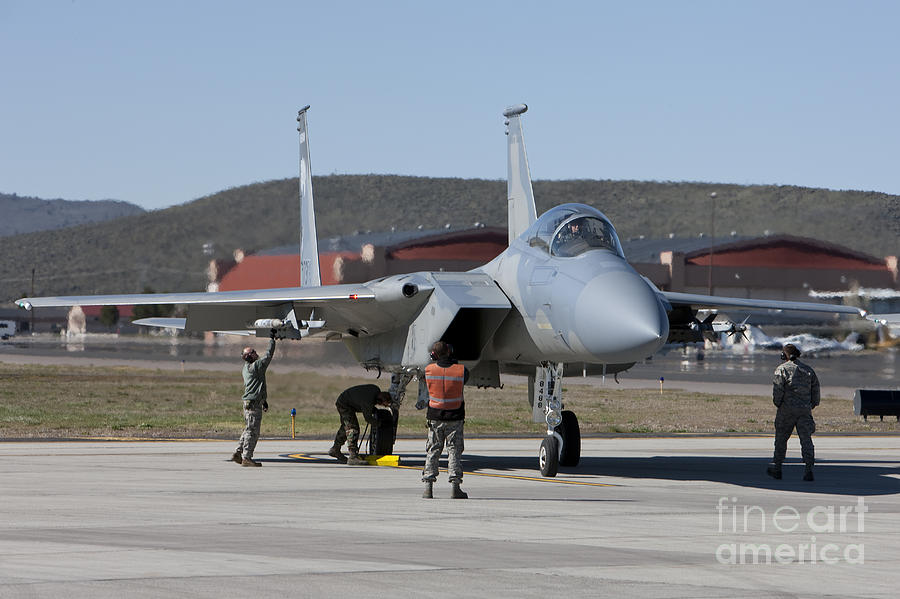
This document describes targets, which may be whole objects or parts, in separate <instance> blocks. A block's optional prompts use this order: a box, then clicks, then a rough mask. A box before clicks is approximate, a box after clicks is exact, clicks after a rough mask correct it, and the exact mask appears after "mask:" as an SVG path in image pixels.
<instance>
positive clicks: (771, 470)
mask: <svg viewBox="0 0 900 599" xmlns="http://www.w3.org/2000/svg"><path fill="white" fill-rule="evenodd" d="M766 474H768V475H769V476H771V477H772V478H774V479H775V480H781V464H775V465H774V466H769V467H768V468H766Z"/></svg>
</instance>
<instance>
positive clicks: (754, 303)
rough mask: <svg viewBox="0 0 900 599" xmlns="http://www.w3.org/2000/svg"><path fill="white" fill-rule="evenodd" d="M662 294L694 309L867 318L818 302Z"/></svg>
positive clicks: (857, 310)
mask: <svg viewBox="0 0 900 599" xmlns="http://www.w3.org/2000/svg"><path fill="white" fill-rule="evenodd" d="M659 293H660V294H662V296H663V297H664V298H665V299H666V301H668V302H669V303H670V304H672V306H673V307H674V306H689V307H691V308H694V309H700V308H706V309H715V308H744V309H756V310H793V311H800V312H823V313H827V314H852V315H854V316H860V317H865V316H866V311H865V310H862V309H861V308H855V307H853V306H838V305H835V304H822V303H816V302H789V301H780V300H762V299H750V298H741V297H719V296H715V295H699V294H694V293H680V292H675V291H660V292H659Z"/></svg>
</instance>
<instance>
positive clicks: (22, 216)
mask: <svg viewBox="0 0 900 599" xmlns="http://www.w3.org/2000/svg"><path fill="white" fill-rule="evenodd" d="M143 212H144V209H143V208H141V207H140V206H135V205H134V204H129V203H128V202H122V201H119V200H96V201H92V200H91V201H89V200H82V201H77V200H42V199H40V198H31V197H25V196H19V195H16V194H14V193H13V194H8V193H0V214H2V215H3V219H2V220H0V236H5V235H18V234H21V233H31V232H33V231H49V230H52V229H62V228H64V227H72V226H75V225H82V224H85V223H94V222H101V221H107V220H112V219H114V218H121V217H123V216H131V215H134V214H141V213H143Z"/></svg>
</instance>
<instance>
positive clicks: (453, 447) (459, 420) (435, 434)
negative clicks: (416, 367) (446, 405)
mask: <svg viewBox="0 0 900 599" xmlns="http://www.w3.org/2000/svg"><path fill="white" fill-rule="evenodd" d="M456 363H457V362H456V361H455V360H451V359H450V358H441V359H439V360H438V361H437V366H440V367H442V368H447V367H449V366H452V365H454V364H456ZM425 372H426V375H425V379H426V382H427V380H428V374H427V373H428V370H426V371H425ZM468 378H469V370H468V369H467V368H463V382H462V383H460V385H462V384H464V382H465V381H466V380H468ZM460 388H461V387H460ZM429 395H430V393H429ZM460 397H461V398H462V395H460ZM426 417H427V419H428V420H427V426H428V440H427V441H426V442H425V453H426V455H425V468H424V469H423V470H422V482H424V483H433V482H434V481H435V480H437V475H438V462H439V461H440V459H441V453H443V451H444V445H445V444H446V446H447V470H448V472H449V474H450V482H451V483H456V484H457V485H459V484H460V483H462V478H463V470H462V453H463V450H464V449H465V439H464V436H463V426H464V424H465V418H466V402H465V399H462V401H461V402H460V405H459V407H458V408H451V409H443V408H440V407H436V405H435V404H434V402H433V401H432V400H431V399H429V404H428V412H427V416H426Z"/></svg>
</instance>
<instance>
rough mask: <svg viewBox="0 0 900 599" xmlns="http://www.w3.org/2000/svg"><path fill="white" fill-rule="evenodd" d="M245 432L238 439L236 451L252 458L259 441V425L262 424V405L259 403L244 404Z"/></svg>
mask: <svg viewBox="0 0 900 599" xmlns="http://www.w3.org/2000/svg"><path fill="white" fill-rule="evenodd" d="M244 406H245V407H244V422H246V425H245V426H244V432H243V433H241V438H240V440H239V441H238V446H237V449H235V450H234V451H235V452H236V453H240V454H241V456H243V457H245V458H248V459H249V458H252V457H253V451H254V450H255V449H256V442H257V441H259V427H260V426H261V425H262V415H263V411H262V405H260V404H257V403H252V404H244Z"/></svg>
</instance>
